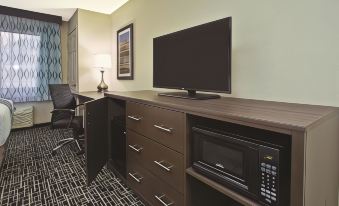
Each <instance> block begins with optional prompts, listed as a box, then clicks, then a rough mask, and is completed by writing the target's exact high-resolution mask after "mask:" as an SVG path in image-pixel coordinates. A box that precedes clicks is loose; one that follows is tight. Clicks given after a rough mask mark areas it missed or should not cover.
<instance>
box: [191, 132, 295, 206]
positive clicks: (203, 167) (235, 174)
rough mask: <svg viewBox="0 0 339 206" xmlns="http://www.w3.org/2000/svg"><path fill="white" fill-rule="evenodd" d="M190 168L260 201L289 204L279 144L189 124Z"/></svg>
mask: <svg viewBox="0 0 339 206" xmlns="http://www.w3.org/2000/svg"><path fill="white" fill-rule="evenodd" d="M191 131H192V137H193V140H192V141H193V149H192V161H193V162H192V167H193V169H194V170H195V171H196V172H198V173H200V174H203V175H204V176H206V177H207V178H210V179H212V180H214V181H215V182H217V183H219V184H222V185H223V186H225V187H227V188H229V189H232V190H234V191H236V192H238V193H240V194H242V195H244V196H246V197H248V198H250V199H252V200H254V201H255V202H258V203H260V204H262V205H268V206H286V205H289V204H290V203H289V198H290V194H289V191H290V189H289V186H290V164H289V161H288V159H289V158H287V157H288V156H289V155H288V154H287V153H286V150H285V148H284V147H283V146H280V145H274V144H272V143H270V142H264V141H258V140H255V139H251V138H248V137H243V136H239V135H235V134H229V133H227V132H224V131H222V132H220V131H215V130H213V129H209V128H202V127H193V128H192V130H191Z"/></svg>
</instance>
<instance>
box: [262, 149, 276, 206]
mask: <svg viewBox="0 0 339 206" xmlns="http://www.w3.org/2000/svg"><path fill="white" fill-rule="evenodd" d="M259 160H260V165H259V167H260V172H259V174H260V193H259V196H260V199H261V201H262V202H264V203H265V204H267V205H272V206H275V205H279V204H278V203H279V150H276V149H272V148H267V147H261V149H260V159H259Z"/></svg>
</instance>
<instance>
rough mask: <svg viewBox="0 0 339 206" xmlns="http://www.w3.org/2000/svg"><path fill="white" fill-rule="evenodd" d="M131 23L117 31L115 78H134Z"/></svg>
mask: <svg viewBox="0 0 339 206" xmlns="http://www.w3.org/2000/svg"><path fill="white" fill-rule="evenodd" d="M133 53H134V52H133V23H132V24H129V25H127V26H125V27H124V28H122V29H119V30H118V31H117V79H119V80H133V79H134V58H133V57H134V56H133Z"/></svg>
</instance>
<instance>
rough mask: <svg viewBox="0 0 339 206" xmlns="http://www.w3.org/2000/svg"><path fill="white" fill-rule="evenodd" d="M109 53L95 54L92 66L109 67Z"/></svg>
mask: <svg viewBox="0 0 339 206" xmlns="http://www.w3.org/2000/svg"><path fill="white" fill-rule="evenodd" d="M111 66H112V65H111V55H109V54H95V55H94V67H95V68H104V69H105V68H111Z"/></svg>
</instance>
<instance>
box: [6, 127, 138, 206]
mask: <svg viewBox="0 0 339 206" xmlns="http://www.w3.org/2000/svg"><path fill="white" fill-rule="evenodd" d="M70 135H71V131H67V130H61V131H60V130H59V131H58V130H50V129H49V127H40V128H33V129H26V130H21V131H14V132H12V134H11V136H10V137H9V140H8V141H9V142H8V147H7V154H6V157H5V160H4V164H3V168H2V170H1V171H0V205H20V206H21V205H30V206H31V205H116V206H122V205H129V206H141V205H143V204H142V202H141V201H140V200H139V199H138V198H137V197H136V195H135V194H134V193H133V192H132V191H131V190H130V189H128V188H127V187H126V186H125V185H124V184H123V183H122V182H121V180H119V179H118V178H116V177H115V175H114V173H113V172H111V171H110V170H108V169H107V168H104V169H103V171H102V172H101V173H100V174H99V176H98V177H97V179H96V180H95V181H94V182H93V183H92V184H91V186H89V187H87V185H86V176H85V170H84V166H85V165H84V164H85V161H84V156H77V155H76V154H75V152H74V151H75V150H76V149H75V147H70V146H66V147H64V148H63V149H61V150H59V151H58V153H57V155H55V156H52V155H51V152H50V151H51V149H52V148H53V147H55V145H56V143H57V141H58V140H59V139H63V138H66V137H68V136H70Z"/></svg>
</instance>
